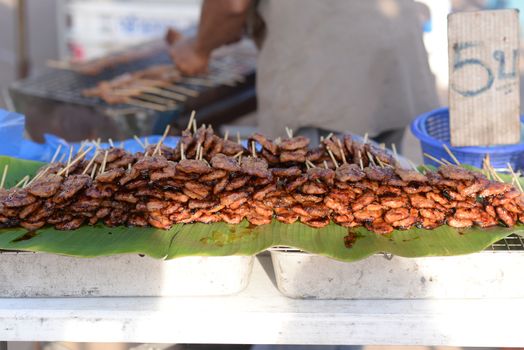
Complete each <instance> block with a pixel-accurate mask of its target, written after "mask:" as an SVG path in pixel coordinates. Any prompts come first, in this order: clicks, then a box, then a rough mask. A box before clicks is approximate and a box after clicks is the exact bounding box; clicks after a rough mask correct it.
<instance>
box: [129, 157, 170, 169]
mask: <svg viewBox="0 0 524 350" xmlns="http://www.w3.org/2000/svg"><path fill="white" fill-rule="evenodd" d="M168 165H169V163H168V161H167V159H166V158H164V157H163V156H154V157H149V156H148V157H143V158H141V159H140V160H139V161H138V162H136V163H135V165H134V166H133V167H134V168H135V169H136V170H138V171H144V170H159V169H163V168H165V167H167V166H168Z"/></svg>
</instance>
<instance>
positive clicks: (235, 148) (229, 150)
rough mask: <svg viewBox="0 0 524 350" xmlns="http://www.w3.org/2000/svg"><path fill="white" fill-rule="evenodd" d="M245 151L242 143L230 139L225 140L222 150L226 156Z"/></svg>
mask: <svg viewBox="0 0 524 350" xmlns="http://www.w3.org/2000/svg"><path fill="white" fill-rule="evenodd" d="M243 151H244V147H242V145H239V144H238V143H236V142H233V141H230V140H225V141H223V145H222V151H221V152H222V153H224V154H225V155H226V156H234V155H235V154H237V153H239V152H243Z"/></svg>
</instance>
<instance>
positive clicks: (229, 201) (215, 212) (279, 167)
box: [0, 127, 524, 234]
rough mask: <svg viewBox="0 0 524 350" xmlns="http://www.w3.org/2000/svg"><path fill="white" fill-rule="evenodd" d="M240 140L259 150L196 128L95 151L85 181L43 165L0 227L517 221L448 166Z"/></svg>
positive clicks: (476, 177) (14, 197) (357, 149)
mask: <svg viewBox="0 0 524 350" xmlns="http://www.w3.org/2000/svg"><path fill="white" fill-rule="evenodd" d="M250 140H253V141H256V142H257V143H258V144H259V145H260V146H261V148H260V151H258V152H257V151H256V148H255V147H250V149H249V150H248V149H245V148H244V147H242V146H241V145H240V144H238V143H236V142H232V141H228V140H224V139H222V138H220V137H218V136H216V135H215V134H214V133H213V130H212V129H211V128H209V127H208V128H204V127H202V128H200V129H198V130H197V132H196V133H194V134H193V133H191V132H190V131H188V130H186V131H184V132H183V135H182V138H181V141H180V143H179V145H178V146H177V147H176V148H175V149H171V148H169V147H166V146H164V145H162V146H159V147H156V146H150V147H149V148H148V149H147V150H146V151H145V152H144V154H142V153H137V154H135V155H132V154H129V153H127V152H125V151H124V150H122V149H118V148H111V149H109V150H108V151H107V152H105V151H104V152H98V153H97V156H96V158H95V159H94V164H95V165H96V167H95V168H94V169H95V172H93V175H92V176H89V175H86V174H90V173H91V169H93V168H89V167H90V166H91V165H89V162H88V161H79V162H76V164H74V166H72V163H71V164H70V166H69V167H68V169H67V170H68V171H67V172H65V171H64V170H66V169H64V167H66V166H67V165H65V164H58V163H57V164H51V165H48V166H46V167H44V168H43V169H42V170H41V171H40V173H39V175H38V178H37V179H35V180H34V181H33V182H31V183H30V184H29V185H28V186H26V187H24V188H13V189H9V190H1V191H0V197H1V202H0V203H1V204H0V226H1V227H14V226H22V227H24V228H26V229H29V230H35V229H38V228H40V227H42V226H44V225H46V224H49V225H54V226H55V228H57V229H63V230H69V229H76V228H78V227H80V226H81V225H84V224H89V225H94V224H96V223H97V222H103V223H104V224H105V225H109V226H117V225H131V226H139V227H143V226H148V225H150V226H153V227H156V228H161V229H168V228H170V227H171V226H172V225H175V224H180V223H192V222H202V223H210V222H217V221H225V222H227V223H231V224H236V223H239V222H241V221H242V220H244V219H246V220H248V221H249V222H250V223H251V224H253V225H263V224H267V223H269V222H271V220H273V219H275V220H279V221H281V222H284V223H293V222H296V221H300V222H302V223H304V224H306V225H309V226H312V227H322V226H325V225H327V224H329V222H334V223H335V224H337V225H342V226H344V227H358V226H364V227H366V228H367V229H369V230H372V231H375V232H377V233H380V234H386V233H390V232H392V231H393V230H394V229H401V230H404V229H409V228H411V227H414V226H416V227H421V228H426V229H434V228H436V227H438V226H440V225H444V224H447V225H449V226H453V227H457V228H465V227H470V226H473V225H478V226H480V227H490V226H495V225H498V224H499V223H502V224H504V225H506V226H513V225H515V224H517V223H518V222H522V220H524V194H522V193H521V192H520V191H518V190H517V189H516V188H515V187H514V186H512V185H510V184H505V183H500V182H497V181H492V180H489V179H487V178H486V177H485V176H484V175H483V174H481V173H476V172H473V171H470V170H467V169H464V168H462V167H459V166H453V165H445V166H442V167H441V168H440V169H439V170H438V171H427V172H426V173H424V174H421V173H419V172H418V171H415V170H411V169H402V168H400V167H398V166H397V164H396V162H395V160H394V159H393V158H392V157H391V156H390V155H389V154H387V153H386V152H385V151H384V150H382V149H378V148H376V147H372V146H370V145H369V144H361V143H359V142H357V141H355V140H353V139H352V138H351V137H350V136H347V135H346V136H342V137H336V136H331V137H329V138H328V139H324V140H323V142H322V144H321V146H320V147H318V148H316V149H313V150H310V149H308V145H309V140H308V139H306V138H303V137H294V138H289V139H284V140H276V141H271V140H269V139H267V138H266V137H264V136H263V135H260V134H255V135H253V136H252V137H251V138H250ZM250 146H252V145H250ZM190 155H192V157H193V158H192V159H190ZM306 159H307V161H306ZM91 163H93V162H91ZM364 164H366V165H367V166H364Z"/></svg>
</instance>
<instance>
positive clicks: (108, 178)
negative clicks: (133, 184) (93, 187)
mask: <svg viewBox="0 0 524 350" xmlns="http://www.w3.org/2000/svg"><path fill="white" fill-rule="evenodd" d="M124 174H125V170H124V169H122V168H115V169H111V170H108V171H105V172H103V173H102V174H99V175H98V176H97V177H96V178H95V180H96V181H98V182H103V183H112V182H114V181H115V180H116V179H119V178H120V177H122V176H123V175H124Z"/></svg>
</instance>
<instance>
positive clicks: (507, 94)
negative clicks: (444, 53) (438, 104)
mask: <svg viewBox="0 0 524 350" xmlns="http://www.w3.org/2000/svg"><path fill="white" fill-rule="evenodd" d="M448 53H449V105H450V130H451V144H452V145H453V146H477V145H494V144H511V143H518V142H519V141H520V120H519V110H520V92H519V19H518V11H517V10H495V11H476V12H460V13H453V14H451V15H449V17H448Z"/></svg>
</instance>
